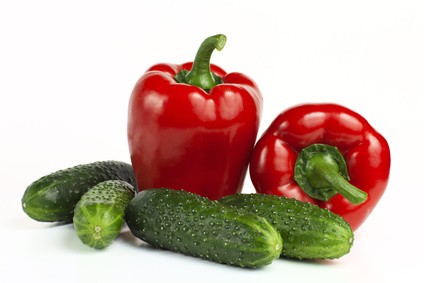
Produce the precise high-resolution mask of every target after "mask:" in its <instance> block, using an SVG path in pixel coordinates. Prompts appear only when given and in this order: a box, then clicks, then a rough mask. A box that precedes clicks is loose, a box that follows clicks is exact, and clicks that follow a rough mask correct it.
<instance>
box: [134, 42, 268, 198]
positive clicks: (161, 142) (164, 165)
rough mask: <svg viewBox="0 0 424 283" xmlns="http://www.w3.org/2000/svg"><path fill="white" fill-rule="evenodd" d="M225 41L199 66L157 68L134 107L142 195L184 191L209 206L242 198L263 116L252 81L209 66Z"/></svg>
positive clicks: (207, 45)
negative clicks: (159, 190)
mask: <svg viewBox="0 0 424 283" xmlns="http://www.w3.org/2000/svg"><path fill="white" fill-rule="evenodd" d="M225 42H226V37H225V36H224V35H216V36H212V37H209V38H207V39H206V40H205V41H204V42H203V43H202V45H201V46H200V48H199V50H198V52H197V55H196V58H195V60H194V62H189V63H186V64H183V65H176V64H158V65H154V66H152V67H151V68H150V69H148V70H147V72H146V73H145V74H144V75H143V76H142V77H141V78H140V79H139V80H138V82H137V84H136V85H135V87H134V89H133V92H132V95H131V98H130V103H129V114H128V141H129V148H130V153H131V161H132V164H133V167H134V171H135V176H136V179H137V184H138V188H139V190H143V189H148V188H157V187H168V188H173V189H184V190H187V191H190V192H193V193H197V194H199V195H202V196H205V197H208V198H210V199H218V198H220V197H222V196H226V195H229V194H234V193H237V192H240V191H241V189H242V186H243V181H244V178H245V175H246V171H247V166H248V163H249V158H250V154H251V151H252V149H253V146H254V143H255V140H256V137H257V133H258V128H259V119H260V116H261V111H262V96H261V93H260V91H259V89H258V87H257V85H256V84H255V82H254V81H253V80H251V79H250V78H248V77H247V76H246V75H243V74H241V73H228V74H227V73H226V72H225V71H224V70H222V69H221V68H220V67H218V66H216V65H212V64H210V57H211V55H212V52H213V51H214V50H215V49H217V50H221V49H222V48H223V47H224V45H225Z"/></svg>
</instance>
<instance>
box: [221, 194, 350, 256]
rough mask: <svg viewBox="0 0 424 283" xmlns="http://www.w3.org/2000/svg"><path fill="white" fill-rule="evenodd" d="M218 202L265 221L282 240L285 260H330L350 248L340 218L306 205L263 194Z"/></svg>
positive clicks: (342, 220)
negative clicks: (257, 216)
mask: <svg viewBox="0 0 424 283" xmlns="http://www.w3.org/2000/svg"><path fill="white" fill-rule="evenodd" d="M219 202H220V203H222V204H224V205H228V206H230V207H233V208H238V209H241V210H243V211H248V212H253V213H256V214H257V215H259V216H262V217H264V218H265V219H267V220H268V222H269V223H271V225H273V226H274V227H275V228H276V229H277V230H278V231H279V232H280V234H281V237H282V238H283V241H284V246H283V250H282V256H285V257H291V258H298V259H334V258H339V257H341V256H343V255H345V254H347V253H349V251H350V248H351V247H352V244H353V233H352V229H351V227H350V226H349V224H348V223H347V222H346V221H345V220H344V219H343V218H342V217H340V216H339V215H336V214H334V213H332V212H331V211H329V210H327V209H323V208H320V207H318V206H316V205H313V204H310V203H305V202H301V201H298V200H295V199H290V198H286V197H278V196H274V195H265V194H235V195H230V196H227V197H224V198H221V199H220V200H219Z"/></svg>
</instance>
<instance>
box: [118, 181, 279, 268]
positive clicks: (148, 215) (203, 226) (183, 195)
mask: <svg viewBox="0 0 424 283" xmlns="http://www.w3.org/2000/svg"><path fill="white" fill-rule="evenodd" d="M125 221H126V222H127V225H128V227H129V228H130V230H131V232H132V233H133V234H134V235H135V236H136V237H138V238H140V239H142V240H143V241H145V242H147V243H150V244H152V245H153V246H156V247H160V248H165V249H169V250H172V251H175V252H179V253H183V254H188V255H191V256H195V257H200V258H203V259H206V260H210V261H215V262H219V263H225V264H229V265H236V266H242V267H249V268H257V267H261V266H264V265H267V264H270V263H271V262H272V261H273V260H274V259H276V258H278V257H279V256H280V253H281V248H282V244H283V243H282V241H281V237H280V234H279V233H278V232H277V231H276V230H275V229H274V227H273V226H271V225H270V224H269V223H268V221H266V220H265V219H264V218H262V217H259V216H257V215H255V214H252V213H246V212H241V211H240V210H238V209H232V208H230V207H227V206H225V205H222V204H220V203H218V202H217V201H211V200H209V199H207V198H204V197H201V196H199V195H196V194H193V193H189V192H186V191H182V190H171V189H163V188H160V189H159V188H158V189H150V190H144V191H142V192H140V193H139V194H138V195H137V196H136V197H134V198H133V199H132V200H131V201H130V203H129V205H128V207H127V210H126V214H125Z"/></svg>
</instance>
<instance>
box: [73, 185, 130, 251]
mask: <svg viewBox="0 0 424 283" xmlns="http://www.w3.org/2000/svg"><path fill="white" fill-rule="evenodd" d="M134 195H135V190H134V187H133V186H132V185H130V184H128V183H127V182H125V181H119V180H110V181H105V182H101V183H99V184H97V185H95V186H94V187H92V188H91V189H89V190H88V192H87V193H85V194H84V195H83V196H82V198H81V200H80V201H79V202H78V203H77V205H76V207H75V213H74V218H73V220H74V227H75V231H76V232H77V235H78V237H79V238H80V239H81V241H82V242H83V243H84V244H86V245H88V246H90V247H92V248H96V249H102V248H105V247H107V246H108V245H109V244H110V243H111V242H112V241H113V240H114V239H115V238H116V237H117V236H118V235H119V232H120V231H121V227H122V224H124V212H125V208H126V207H127V205H128V203H129V202H130V200H131V199H132V198H133V197H134Z"/></svg>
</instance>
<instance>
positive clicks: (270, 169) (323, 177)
mask: <svg viewBox="0 0 424 283" xmlns="http://www.w3.org/2000/svg"><path fill="white" fill-rule="evenodd" d="M389 171H390V149H389V146H388V143H387V141H386V140H385V139H384V137H383V136H382V135H381V134H379V133H378V132H377V131H376V130H374V129H373V128H372V127H371V125H370V124H369V123H368V122H367V121H366V120H365V119H364V118H363V117H361V116H360V115H359V114H357V113H355V112H353V111H352V110H349V109H347V108H345V107H342V106H339V105H335V104H309V105H301V106H297V107H293V108H291V109H288V110H287V111H285V112H282V113H281V114H280V115H279V116H278V117H277V118H276V119H275V120H274V121H273V122H272V124H271V125H270V127H269V128H268V129H267V130H266V132H265V133H264V134H263V136H262V137H261V138H260V139H259V141H258V143H257V144H256V146H255V149H254V151H253V154H252V159H251V162H250V176H251V179H252V182H253V185H254V186H255V188H256V190H257V192H259V193H265V194H274V195H283V196H286V197H291V198H296V199H298V200H301V201H306V202H310V203H313V204H316V205H318V206H320V207H323V208H327V209H329V210H331V211H333V212H334V213H337V214H339V215H341V216H342V217H343V218H344V219H345V220H346V221H347V222H348V223H349V224H350V225H351V227H352V229H353V230H355V229H357V228H358V227H359V226H360V225H361V223H363V221H365V219H366V218H367V216H368V215H369V214H370V213H371V211H372V210H373V209H374V207H375V206H376V204H377V202H378V201H379V199H380V198H381V196H382V195H383V193H384V191H385V189H386V186H387V183H388V178H389Z"/></svg>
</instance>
